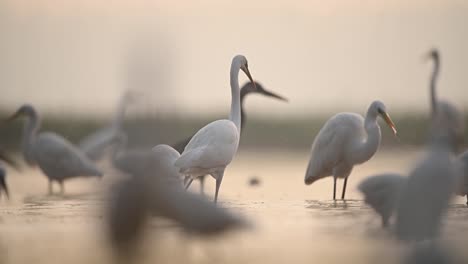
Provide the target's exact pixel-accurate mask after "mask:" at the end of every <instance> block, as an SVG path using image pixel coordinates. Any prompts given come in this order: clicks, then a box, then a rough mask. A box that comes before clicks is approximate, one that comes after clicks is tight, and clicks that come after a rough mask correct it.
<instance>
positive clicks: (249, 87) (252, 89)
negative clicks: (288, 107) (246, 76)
mask: <svg viewBox="0 0 468 264" xmlns="http://www.w3.org/2000/svg"><path fill="white" fill-rule="evenodd" d="M249 93H259V94H262V95H264V96H268V97H273V98H276V99H278V100H281V101H285V102H287V101H288V99H286V98H285V97H283V96H281V95H278V94H275V93H273V92H271V91H268V90H267V89H265V88H264V87H263V85H261V84H260V83H259V82H255V85H254V84H253V83H251V82H249V83H246V84H244V86H242V88H241V94H243V95H246V94H249Z"/></svg>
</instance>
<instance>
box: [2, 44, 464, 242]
mask: <svg viewBox="0 0 468 264" xmlns="http://www.w3.org/2000/svg"><path fill="white" fill-rule="evenodd" d="M428 59H430V60H432V61H433V63H434V71H433V73H432V75H431V79H430V86H429V88H430V90H429V92H430V102H431V113H430V118H431V122H430V123H431V125H430V128H429V129H428V131H427V135H428V138H429V140H428V143H427V151H426V153H425V154H424V156H423V157H421V160H420V162H418V163H417V164H416V165H415V166H414V168H413V169H412V170H410V171H409V172H408V174H407V175H400V174H397V173H392V172H383V173H380V174H378V175H373V176H369V177H367V178H366V179H364V180H363V181H362V182H361V183H359V185H358V190H359V191H360V192H361V193H362V194H363V196H364V202H365V203H366V204H368V205H369V206H370V207H371V208H372V209H374V210H375V212H376V213H377V214H378V215H380V217H381V221H382V226H383V227H386V228H387V227H388V228H390V227H391V228H392V230H393V233H394V234H395V236H396V237H397V238H398V239H400V240H404V241H422V240H433V239H436V238H437V236H438V233H439V230H440V228H441V223H442V218H443V216H444V213H445V212H446V211H447V209H448V206H449V202H450V199H451V198H452V196H453V195H454V194H458V195H462V196H465V195H467V197H468V151H467V152H465V153H462V154H461V155H460V156H459V157H457V156H456V155H457V154H458V153H459V150H460V149H461V146H462V143H463V135H464V123H463V115H462V114H461V112H460V111H459V110H458V109H457V108H456V107H455V106H453V105H452V104H451V103H450V102H447V101H443V100H440V99H438V98H437V96H436V84H437V78H438V76H439V70H440V54H439V52H438V51H437V50H436V49H434V50H431V51H430V52H429V53H428ZM240 71H242V72H243V73H244V74H245V75H246V76H247V78H248V79H249V81H250V82H249V83H246V84H245V85H243V87H242V88H240V85H239V74H240ZM230 88H231V108H230V114H229V117H228V118H227V119H220V120H215V121H213V122H211V123H209V124H207V125H205V126H204V127H202V128H201V129H199V130H198V131H196V133H194V134H193V136H191V137H189V138H187V139H185V140H181V141H180V142H178V143H175V144H173V145H172V146H169V145H165V144H161V145H157V146H154V147H152V148H151V149H148V150H128V149H127V141H128V136H127V135H126V133H125V131H124V129H123V127H122V124H123V121H124V116H125V112H126V109H127V107H128V106H129V105H131V104H134V103H135V102H136V101H137V100H138V99H137V97H138V96H136V95H135V94H132V93H125V94H124V95H123V96H122V98H121V100H120V103H119V105H118V110H117V114H116V117H115V119H114V121H113V123H112V124H111V125H109V126H107V127H103V128H102V129H100V130H98V131H97V132H95V133H93V134H90V135H89V136H87V137H86V138H84V139H83V140H81V141H80V142H79V143H78V144H77V145H74V144H73V143H71V142H69V141H68V140H67V139H65V138H64V137H63V136H61V135H59V134H57V133H54V132H43V131H40V129H41V118H40V115H39V113H38V112H37V110H36V109H35V108H34V107H33V106H32V105H30V104H24V105H22V106H21V107H19V108H18V110H17V111H16V112H15V113H14V114H13V115H12V116H11V117H10V118H8V120H7V121H8V122H11V121H13V120H15V119H17V118H24V119H25V121H24V127H23V132H22V141H21V151H22V154H23V158H24V161H25V162H26V164H28V165H29V166H31V167H35V166H37V167H39V168H40V170H41V171H42V172H43V174H44V175H45V176H46V177H47V179H48V182H49V186H48V191H49V194H53V193H54V192H53V183H54V182H56V183H58V184H59V185H60V187H61V194H63V193H64V192H65V188H64V182H65V181H66V180H67V179H71V178H75V177H102V176H103V175H105V174H107V171H106V170H105V169H104V168H101V167H100V166H99V165H98V161H99V160H102V159H104V158H106V157H109V158H110V161H111V164H112V166H113V167H114V168H115V169H116V170H117V171H118V173H120V174H122V175H123V176H124V177H123V178H122V180H120V181H118V182H117V183H115V184H114V185H113V186H112V188H111V192H110V195H109V201H108V203H109V204H108V206H107V209H106V210H107V214H106V215H107V219H108V226H109V228H108V229H109V234H110V238H111V241H112V243H113V244H114V245H115V246H116V248H118V249H119V251H122V250H123V249H124V248H128V246H129V245H134V244H135V243H134V242H135V241H136V240H137V238H138V237H140V236H141V235H142V234H143V233H144V232H142V230H143V227H144V226H145V222H146V221H147V220H148V218H149V217H150V216H158V217H164V218H168V219H171V220H173V221H175V222H176V223H178V224H180V226H181V227H183V228H184V229H185V230H186V231H187V232H196V233H199V234H213V233H219V232H221V231H225V230H229V229H232V228H237V227H246V226H250V224H249V222H248V221H247V220H246V219H243V218H242V217H240V216H237V215H236V214H234V213H232V212H230V211H229V210H227V209H225V208H222V207H221V206H219V205H217V202H218V198H219V194H220V189H221V184H222V181H223V178H224V177H225V176H228V177H229V175H228V174H229V171H227V170H226V169H227V168H228V167H229V165H230V163H231V161H232V160H233V158H234V157H235V155H236V153H237V150H238V147H239V141H240V139H241V133H242V129H243V127H244V124H245V120H246V114H245V111H244V109H243V105H244V104H243V102H244V99H245V97H246V96H247V95H249V94H260V95H263V96H266V97H270V98H274V99H277V100H281V101H285V102H287V101H288V100H287V99H286V98H285V97H283V96H280V95H277V94H276V93H274V92H272V91H268V90H267V89H265V88H264V87H263V86H262V85H261V84H260V83H258V82H256V81H254V79H253V77H252V75H251V73H250V70H249V65H248V62H247V58H246V57H245V56H243V55H237V56H234V58H233V59H232V63H231V68H230ZM379 118H381V119H383V121H385V123H386V124H387V125H388V127H389V128H390V129H391V131H392V132H393V134H394V135H395V136H396V137H397V126H396V125H395V124H394V122H393V121H392V119H391V118H390V115H389V112H388V109H387V107H386V105H385V104H384V103H383V102H381V101H378V100H376V101H373V102H371V104H370V105H369V107H368V109H367V112H366V114H365V116H361V115H360V114H357V113H348V112H345V113H338V114H336V115H334V116H332V117H331V118H330V119H328V120H327V121H326V122H325V124H324V125H323V127H322V128H321V129H320V131H319V132H318V134H317V135H316V136H315V138H314V140H313V143H312V147H311V153H310V159H309V162H308V165H307V168H306V169H305V177H304V183H305V184H306V185H310V184H313V183H314V182H316V181H317V180H320V179H323V178H326V177H328V176H332V177H333V183H334V184H333V196H332V197H333V200H336V183H337V179H338V178H340V179H343V180H344V182H343V188H342V193H341V199H342V200H344V199H345V194H346V187H347V182H348V178H349V176H350V175H351V173H352V170H353V168H354V166H356V165H359V164H363V163H365V162H366V161H368V160H370V159H371V158H372V156H374V154H375V153H376V152H377V151H378V149H379V146H380V143H381V128H380V126H379V124H378V122H377V121H378V119H379ZM0 158H1V159H2V160H3V161H4V162H5V163H4V164H9V165H10V166H13V167H15V168H18V166H17V165H16V163H15V162H13V161H12V159H11V158H9V157H8V156H6V155H4V154H3V153H0ZM2 165H3V163H0V194H1V193H2V192H3V193H5V195H6V196H7V197H8V195H9V189H8V187H7V183H6V177H5V176H6V171H5V169H4V168H3V166H2ZM206 175H211V176H212V177H213V178H214V180H215V182H216V184H215V186H216V189H215V194H214V203H213V202H210V201H208V200H207V199H206V198H205V196H204V195H203V186H204V185H203V182H204V179H205V176H206ZM195 179H199V180H200V181H201V195H198V194H195V193H192V192H188V191H187V190H186V189H187V188H189V187H190V185H191V183H192V182H193V180H195ZM467 204H468V199H467ZM392 216H395V217H394V220H395V221H394V223H393V222H392V221H391V220H392V219H393V218H392Z"/></svg>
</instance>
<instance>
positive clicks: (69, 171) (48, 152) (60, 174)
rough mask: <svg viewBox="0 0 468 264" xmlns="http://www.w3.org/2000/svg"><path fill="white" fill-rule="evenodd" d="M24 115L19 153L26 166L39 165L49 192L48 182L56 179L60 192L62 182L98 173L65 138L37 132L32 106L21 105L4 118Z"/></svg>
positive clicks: (37, 120) (38, 124)
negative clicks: (21, 154) (46, 180)
mask: <svg viewBox="0 0 468 264" xmlns="http://www.w3.org/2000/svg"><path fill="white" fill-rule="evenodd" d="M22 116H25V117H26V118H27V121H26V124H25V126H24V129H23V137H22V152H23V156H24V159H25V160H26V162H27V163H28V164H29V165H32V166H33V165H36V164H37V165H39V167H40V168H41V170H42V172H43V173H44V174H45V175H46V176H47V178H48V179H49V193H50V194H51V193H52V182H53V181H57V182H58V183H59V184H60V187H61V193H62V194H63V193H64V186H63V181H64V180H66V179H69V178H73V177H79V176H102V173H101V172H100V171H99V170H98V168H96V166H95V165H94V163H93V162H92V161H91V160H89V158H88V157H87V156H86V155H85V154H84V153H83V152H81V150H79V149H78V148H77V147H75V146H73V145H72V144H71V143H70V142H68V141H67V140H66V139H65V138H63V137H61V136H60V135H58V134H56V133H52V132H41V133H39V134H38V130H39V129H40V125H41V121H40V118H39V115H38V114H37V112H36V110H35V109H34V107H33V106H31V105H28V104H25V105H23V106H21V107H20V108H19V109H18V110H17V111H16V113H15V114H14V115H12V116H11V117H10V118H9V119H8V120H13V119H15V118H17V117H22Z"/></svg>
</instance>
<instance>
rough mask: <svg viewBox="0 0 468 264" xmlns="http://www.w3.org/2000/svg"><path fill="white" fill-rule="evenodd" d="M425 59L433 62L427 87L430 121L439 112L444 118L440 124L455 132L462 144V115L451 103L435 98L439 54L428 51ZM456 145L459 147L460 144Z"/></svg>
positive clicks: (436, 51)
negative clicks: (428, 89) (444, 124)
mask: <svg viewBox="0 0 468 264" xmlns="http://www.w3.org/2000/svg"><path fill="white" fill-rule="evenodd" d="M426 57H427V58H428V59H432V61H433V62H434V68H433V71H432V74H431V79H430V85H429V88H430V96H431V116H432V119H433V118H434V115H435V113H436V112H439V113H440V114H441V115H442V116H444V117H445V120H441V122H442V121H443V122H447V126H448V127H451V128H453V129H454V131H455V132H456V140H458V141H460V142H463V137H464V131H465V123H464V119H463V115H462V113H461V112H460V110H458V108H457V107H456V106H455V105H453V104H452V103H450V102H448V101H446V100H440V99H438V98H437V93H436V84H437V79H438V77H439V71H440V53H439V51H438V50H437V49H432V50H431V51H429V53H428V54H427V55H426ZM457 145H460V143H459V144H457Z"/></svg>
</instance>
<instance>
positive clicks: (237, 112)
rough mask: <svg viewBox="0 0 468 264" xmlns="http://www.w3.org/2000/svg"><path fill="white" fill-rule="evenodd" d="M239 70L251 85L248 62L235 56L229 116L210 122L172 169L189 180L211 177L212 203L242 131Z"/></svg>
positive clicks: (189, 144) (195, 137)
mask: <svg viewBox="0 0 468 264" xmlns="http://www.w3.org/2000/svg"><path fill="white" fill-rule="evenodd" d="M240 70H242V71H243V72H244V73H245V74H246V75H247V77H248V78H249V79H250V81H251V82H252V83H253V79H252V76H251V75H250V72H249V68H248V64H247V59H246V58H245V57H244V56H242V55H237V56H235V57H234V58H233V59H232V64H231V78H230V79H231V114H230V116H229V120H227V119H222V120H217V121H214V122H211V123H209V124H208V125H206V126H205V127H203V128H202V129H200V130H199V131H198V132H197V133H196V134H195V135H194V136H193V137H192V139H191V140H190V142H189V143H188V145H187V146H186V147H185V150H184V152H183V153H182V154H181V155H180V158H179V159H177V160H176V162H175V164H174V165H175V166H176V167H177V168H179V172H180V173H181V174H183V175H185V176H189V177H190V180H189V182H188V183H187V185H186V188H188V187H189V186H190V184H191V183H192V181H193V179H195V178H197V177H200V176H204V175H207V174H210V175H211V176H213V178H215V179H216V192H215V198H214V201H215V203H216V202H217V201H218V192H219V187H220V186H221V182H222V181H223V176H224V170H225V169H226V167H227V165H229V163H231V161H232V159H233V158H234V156H235V155H236V152H237V147H238V146H239V136H240V132H241V109H240V91H239V80H238V79H239V71H240Z"/></svg>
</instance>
